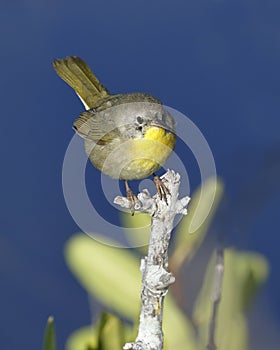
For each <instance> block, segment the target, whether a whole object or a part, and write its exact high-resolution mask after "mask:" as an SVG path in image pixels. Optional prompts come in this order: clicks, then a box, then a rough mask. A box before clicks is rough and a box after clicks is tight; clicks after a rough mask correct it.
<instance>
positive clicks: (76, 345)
mask: <svg viewBox="0 0 280 350" xmlns="http://www.w3.org/2000/svg"><path fill="white" fill-rule="evenodd" d="M97 343H98V339H97V330H96V328H95V327H93V326H85V327H82V328H79V329H77V330H76V331H75V332H73V333H72V334H71V335H70V336H69V337H68V339H67V342H66V349H67V350H95V349H97Z"/></svg>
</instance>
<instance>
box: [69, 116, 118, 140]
mask: <svg viewBox="0 0 280 350" xmlns="http://www.w3.org/2000/svg"><path fill="white" fill-rule="evenodd" d="M73 128H74V129H75V131H76V132H77V134H78V135H79V136H81V137H82V138H84V139H86V140H91V141H94V142H95V143H97V144H98V145H106V144H108V143H110V142H112V141H114V140H115V139H119V138H120V136H121V135H120V131H119V129H118V128H117V127H116V125H115V124H114V122H113V121H111V122H109V121H107V122H106V123H105V122H104V115H103V114H102V113H96V112H95V111H94V110H92V109H91V110H88V111H86V112H83V113H81V114H80V116H79V118H77V119H76V120H75V122H74V123H73Z"/></svg>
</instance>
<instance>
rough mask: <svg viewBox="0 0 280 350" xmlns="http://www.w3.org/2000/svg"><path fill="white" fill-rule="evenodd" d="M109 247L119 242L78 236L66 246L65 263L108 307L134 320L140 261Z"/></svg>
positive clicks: (124, 250) (138, 292) (136, 309)
mask: <svg viewBox="0 0 280 350" xmlns="http://www.w3.org/2000/svg"><path fill="white" fill-rule="evenodd" d="M96 237H98V235H96ZM100 240H101V238H100ZM102 240H103V241H104V237H102ZM110 244H111V245H114V244H116V243H115V242H112V241H108V244H107V245H104V244H102V243H99V242H97V241H96V240H94V239H92V238H89V237H88V236H86V235H84V234H78V235H75V236H74V237H72V238H71V239H70V240H69V241H68V242H67V244H66V249H65V257H66V261H67V264H68V266H69V267H70V269H71V271H72V272H73V273H74V275H75V276H76V277H77V279H78V280H79V281H80V283H81V284H82V285H83V287H84V288H85V289H86V290H87V291H88V292H89V293H91V294H93V295H94V296H95V297H96V298H97V299H98V300H99V301H101V302H102V303H103V304H104V305H106V306H107V307H108V308H111V309H113V310H115V311H117V312H118V313H120V314H121V315H123V316H125V317H127V318H129V319H132V320H134V319H135V318H136V317H137V315H138V312H139V306H140V288H141V274H140V270H139V262H138V261H137V259H136V258H135V257H134V256H133V255H132V254H131V253H130V252H129V251H128V250H127V249H121V248H116V247H112V246H110Z"/></svg>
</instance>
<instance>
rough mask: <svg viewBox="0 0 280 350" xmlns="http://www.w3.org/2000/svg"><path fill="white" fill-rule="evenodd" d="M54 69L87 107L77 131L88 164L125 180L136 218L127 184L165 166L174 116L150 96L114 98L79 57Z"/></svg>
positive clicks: (172, 139)
mask: <svg viewBox="0 0 280 350" xmlns="http://www.w3.org/2000/svg"><path fill="white" fill-rule="evenodd" d="M53 67H54V69H55V71H56V72H57V74H58V75H59V76H60V77H61V78H62V79H63V80H64V81H65V82H66V83H67V84H68V85H70V86H71V87H72V88H73V89H74V90H75V92H76V93H77V95H78V96H79V98H80V99H81V101H82V103H83V104H84V106H85V109H86V111H85V112H83V113H81V114H80V116H79V117H78V119H77V120H76V121H75V122H74V124H73V128H74V129H75V131H76V132H77V134H78V135H80V136H81V137H82V138H83V139H84V140H85V149H86V153H87V155H88V156H89V158H90V161H91V162H92V164H93V165H94V166H95V167H96V168H97V169H99V170H100V171H102V172H103V173H105V174H107V175H109V176H111V177H112V178H116V179H123V180H125V185H126V193H127V197H128V199H129V200H130V202H131V210H132V213H133V207H134V201H135V200H137V199H136V197H135V196H134V194H133V193H132V191H131V190H130V188H129V186H128V182H127V181H128V180H139V179H144V178H146V177H148V176H150V175H151V174H154V173H155V172H156V171H157V170H158V169H159V168H161V167H162V166H163V164H164V163H165V162H166V160H167V158H168V157H169V156H170V154H171V153H172V150H173V148H174V146H175V142H176V135H175V121H174V119H173V117H172V116H171V114H170V113H169V112H168V111H167V110H165V109H164V108H163V106H162V103H161V102H160V101H159V100H158V99H157V98H155V97H153V96H151V95H149V94H146V93H129V94H116V95H111V94H110V93H109V91H108V90H107V89H106V88H105V87H104V86H103V85H102V84H101V83H100V82H99V80H98V79H97V78H96V76H95V75H94V74H93V72H92V71H91V69H90V68H89V66H88V65H87V64H86V63H85V62H84V61H83V60H82V59H81V58H79V57H75V56H69V57H66V58H65V59H56V60H54V62H53ZM154 181H155V184H156V187H157V192H158V193H159V195H160V198H161V199H165V201H167V199H166V195H167V194H168V193H169V192H168V189H167V188H166V187H165V186H164V184H163V183H162V181H161V180H160V179H159V178H158V177H157V176H156V175H155V174H154Z"/></svg>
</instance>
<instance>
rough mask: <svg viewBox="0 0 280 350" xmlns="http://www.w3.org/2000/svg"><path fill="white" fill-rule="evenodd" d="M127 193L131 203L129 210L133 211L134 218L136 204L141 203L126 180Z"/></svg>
mask: <svg viewBox="0 0 280 350" xmlns="http://www.w3.org/2000/svg"><path fill="white" fill-rule="evenodd" d="M125 191H126V198H127V199H128V201H129V208H130V211H131V215H132V216H133V215H134V213H135V204H136V203H137V202H138V201H139V200H138V198H137V197H136V196H135V194H134V193H133V192H132V190H131V188H130V187H129V185H128V182H127V181H126V180H125Z"/></svg>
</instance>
